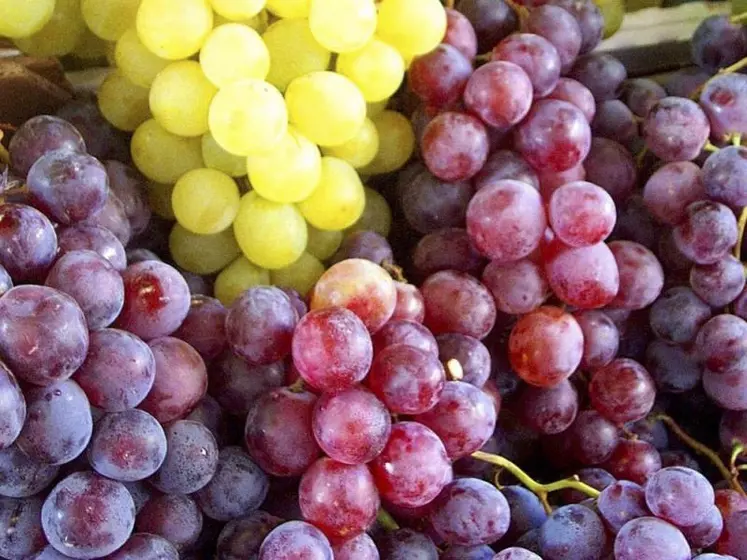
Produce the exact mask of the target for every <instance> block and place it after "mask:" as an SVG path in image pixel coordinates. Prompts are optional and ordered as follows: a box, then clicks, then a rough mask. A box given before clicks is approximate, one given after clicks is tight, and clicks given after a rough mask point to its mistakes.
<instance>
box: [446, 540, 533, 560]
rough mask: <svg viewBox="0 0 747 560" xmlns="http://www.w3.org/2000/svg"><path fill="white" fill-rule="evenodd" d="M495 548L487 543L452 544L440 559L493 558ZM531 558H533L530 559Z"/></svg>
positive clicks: (477, 559) (488, 559)
mask: <svg viewBox="0 0 747 560" xmlns="http://www.w3.org/2000/svg"><path fill="white" fill-rule="evenodd" d="M494 556H495V550H493V549H492V548H490V547H489V546H488V545H486V544H481V545H478V546H459V545H457V546H450V547H449V548H447V549H446V551H445V552H444V553H443V554H441V556H440V557H439V560H493V557H494ZM530 560H531V559H530Z"/></svg>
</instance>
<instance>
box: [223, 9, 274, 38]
mask: <svg viewBox="0 0 747 560" xmlns="http://www.w3.org/2000/svg"><path fill="white" fill-rule="evenodd" d="M226 23H242V24H244V25H248V26H249V27H251V28H252V29H254V31H256V32H257V33H264V32H265V30H266V29H267V26H268V25H269V16H268V15H267V11H266V10H262V11H261V12H259V13H258V14H257V15H256V16H254V17H252V18H249V19H243V20H239V21H234V20H232V19H228V18H225V17H223V16H222V15H220V14H213V25H214V26H215V27H218V26H220V25H225V24H226Z"/></svg>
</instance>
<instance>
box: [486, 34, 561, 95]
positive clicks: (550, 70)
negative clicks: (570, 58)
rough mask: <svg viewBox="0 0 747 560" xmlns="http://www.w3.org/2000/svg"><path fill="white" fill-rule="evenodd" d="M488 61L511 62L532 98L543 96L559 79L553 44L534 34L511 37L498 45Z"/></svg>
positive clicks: (558, 66) (558, 61)
mask: <svg viewBox="0 0 747 560" xmlns="http://www.w3.org/2000/svg"><path fill="white" fill-rule="evenodd" d="M490 57H491V60H494V61H497V60H503V61H506V62H513V63H514V64H516V65H518V66H520V67H521V68H522V69H523V70H524V72H526V74H527V76H529V80H530V81H531V83H532V91H533V92H534V97H535V98H540V97H544V96H546V95H547V94H548V93H550V92H551V91H552V90H553V88H555V86H556V85H557V83H558V78H560V56H559V54H558V51H557V49H556V48H555V47H554V46H553V44H552V43H551V42H550V41H548V40H547V39H545V38H544V37H542V36H541V35H535V34H534V33H514V34H512V35H509V36H508V37H506V38H505V39H503V41H501V42H500V43H498V44H497V45H496V46H495V47H494V48H493V51H492V53H491V55H490Z"/></svg>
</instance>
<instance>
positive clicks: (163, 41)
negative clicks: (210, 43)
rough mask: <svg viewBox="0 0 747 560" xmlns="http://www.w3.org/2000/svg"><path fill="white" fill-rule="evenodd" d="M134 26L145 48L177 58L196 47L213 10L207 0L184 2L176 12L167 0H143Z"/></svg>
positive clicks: (163, 55) (166, 56)
mask: <svg viewBox="0 0 747 560" xmlns="http://www.w3.org/2000/svg"><path fill="white" fill-rule="evenodd" d="M136 26H137V33H138V36H139V37H140V40H141V41H142V42H143V44H144V45H145V46H146V47H147V48H148V50H150V51H152V52H153V53H155V54H156V55H158V56H160V57H161V58H166V59H169V60H178V59H180V58H188V57H189V56H191V55H193V54H195V53H196V52H197V51H198V50H200V47H201V46H202V44H203V43H204V42H205V39H206V37H207V36H208V34H209V33H210V30H211V29H212V27H213V12H212V10H211V9H210V4H209V3H208V1H207V0H189V1H188V2H184V3H182V4H180V6H179V10H178V13H174V6H173V4H171V2H170V0H144V1H142V2H141V4H140V7H139V8H138V11H137V18H136Z"/></svg>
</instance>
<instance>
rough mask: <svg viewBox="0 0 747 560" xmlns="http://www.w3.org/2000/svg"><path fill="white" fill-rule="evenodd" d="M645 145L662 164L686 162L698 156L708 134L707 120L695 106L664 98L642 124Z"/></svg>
mask: <svg viewBox="0 0 747 560" xmlns="http://www.w3.org/2000/svg"><path fill="white" fill-rule="evenodd" d="M642 131H643V138H644V140H645V141H646V146H647V147H648V148H649V149H650V150H651V151H652V152H653V153H654V155H656V156H657V157H658V158H659V159H662V160H664V161H667V162H668V161H689V160H693V159H695V158H696V157H698V155H699V154H700V151H701V150H702V149H703V146H704V145H705V143H706V141H707V140H708V135H709V134H710V125H709V124H708V118H707V117H706V115H705V113H704V112H703V110H702V109H701V108H700V107H699V106H698V104H697V103H695V102H694V101H691V100H689V99H686V98H684V97H665V98H664V99H661V100H660V101H658V102H657V103H656V105H654V106H653V107H652V108H651V110H650V111H649V113H648V115H646V118H645V119H644V121H643V128H642Z"/></svg>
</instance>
